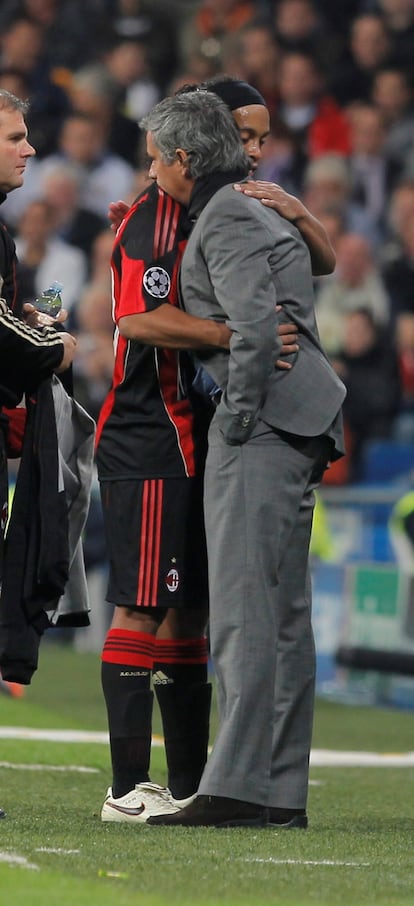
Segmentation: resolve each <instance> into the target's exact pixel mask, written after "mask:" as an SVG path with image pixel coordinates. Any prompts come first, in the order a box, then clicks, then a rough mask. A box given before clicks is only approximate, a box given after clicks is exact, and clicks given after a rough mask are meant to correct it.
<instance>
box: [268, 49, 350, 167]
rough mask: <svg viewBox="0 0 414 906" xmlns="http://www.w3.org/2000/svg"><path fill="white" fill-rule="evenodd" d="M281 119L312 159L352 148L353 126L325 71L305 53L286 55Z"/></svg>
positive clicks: (281, 84) (282, 70) (281, 77)
mask: <svg viewBox="0 0 414 906" xmlns="http://www.w3.org/2000/svg"><path fill="white" fill-rule="evenodd" d="M279 91H280V103H279V107H278V115H279V118H280V119H281V120H282V122H284V123H285V124H286V125H287V126H289V128H290V129H291V131H292V132H293V134H294V135H295V136H296V138H297V140H298V141H299V142H300V145H301V148H302V150H303V151H304V153H305V154H307V155H308V156H309V157H310V158H311V159H312V158H314V157H316V156H319V155H320V154H326V153H328V152H334V153H337V154H342V155H345V156H346V155H347V154H349V151H350V135H349V125H348V122H347V120H346V118H345V116H344V114H343V112H342V111H341V110H340V108H339V107H338V105H337V103H336V101H334V100H333V98H331V97H330V96H329V95H328V94H327V93H326V89H325V85H324V79H323V76H322V72H321V71H320V69H319V67H318V65H317V63H316V62H315V60H314V59H313V58H312V57H311V56H309V55H308V54H304V53H297V52H294V53H292V52H290V53H287V54H285V55H284V56H283V57H282V59H281V63H280V71H279Z"/></svg>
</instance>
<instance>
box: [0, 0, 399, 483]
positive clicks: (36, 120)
mask: <svg viewBox="0 0 414 906" xmlns="http://www.w3.org/2000/svg"><path fill="white" fill-rule="evenodd" d="M413 48H414V0H257V2H251V0H198V2H197V0H2V4H1V9H0V87H2V88H7V89H8V90H10V91H12V92H13V93H14V94H16V95H18V96H19V97H22V98H24V99H27V98H28V99H29V100H30V102H31V109H30V113H29V117H28V126H29V132H30V140H31V142H32V144H33V145H34V146H35V147H36V149H37V156H36V158H32V159H30V161H29V162H28V166H27V171H26V176H25V184H24V186H23V188H21V189H19V191H18V192H16V193H14V192H13V193H11V194H10V195H9V196H8V198H7V200H6V202H5V203H4V204H3V205H2V218H3V219H4V220H5V222H6V223H7V226H8V227H9V229H10V230H11V232H12V234H13V236H14V238H15V241H16V245H17V251H18V256H19V260H20V267H21V279H20V287H21V293H22V296H23V299H24V301H30V300H33V298H35V297H36V296H37V295H38V294H39V293H40V292H41V290H42V289H44V288H45V287H46V286H47V285H48V284H49V283H50V282H51V281H52V280H54V279H57V280H59V281H60V282H61V283H63V287H64V288H63V300H64V305H65V308H67V309H68V311H69V326H70V329H71V330H72V332H75V333H76V335H77V337H78V354H77V359H76V365H75V368H74V372H75V374H74V378H75V392H76V396H77V399H78V400H79V402H81V403H82V404H83V405H84V406H85V408H86V409H87V410H88V411H89V412H90V413H91V414H92V415H93V416H94V417H96V416H97V414H98V411H99V408H100V405H101V402H102V400H103V397H104V395H105V393H106V391H107V389H108V385H109V382H110V377H111V373H112V364H113V346H112V335H113V323H112V318H111V280H110V270H109V258H110V253H111V247H112V240H113V233H112V231H111V229H110V227H109V223H108V218H107V210H108V204H109V202H111V201H116V200H118V199H124V200H125V201H127V202H130V201H132V199H133V198H134V197H135V196H136V195H137V194H138V192H139V191H141V189H142V188H144V187H145V185H146V183H147V170H146V163H145V148H144V143H143V141H142V136H141V134H140V129H139V126H138V123H139V120H140V119H141V117H142V116H143V115H145V114H146V113H147V112H148V110H149V109H151V107H152V106H153V105H154V104H155V103H156V102H157V101H158V100H159V99H160V98H161V97H163V96H164V95H165V94H171V93H173V92H174V91H175V90H177V88H179V87H181V86H182V85H183V84H186V83H194V82H199V81H202V80H203V79H206V78H209V77H211V76H213V75H216V74H219V73H227V74H229V75H233V76H236V77H238V78H244V79H246V80H247V81H248V82H250V83H251V84H252V85H254V86H255V87H256V88H257V89H258V90H259V91H260V92H261V94H262V95H263V97H264V98H265V100H266V103H267V104H268V106H269V110H270V112H271V134H270V136H269V139H268V141H267V142H266V144H265V146H264V148H263V161H262V164H261V166H260V167H259V170H258V172H257V176H258V178H260V179H269V180H271V181H273V182H277V183H279V184H280V185H282V186H283V187H284V188H285V189H286V190H287V191H288V192H291V193H293V194H295V195H298V196H299V197H300V198H301V199H302V200H303V201H304V203H305V204H306V206H307V207H308V208H309V210H310V211H311V212H312V213H313V214H314V215H316V216H317V217H318V218H319V219H320V220H321V221H322V223H323V224H324V226H325V228H326V230H327V232H328V234H329V237H330V240H331V242H332V245H333V247H334V249H335V251H336V255H337V265H336V269H335V271H334V273H333V274H332V275H330V276H328V277H322V278H317V280H316V281H315V294H316V312H317V320H318V325H319V329H320V333H321V338H322V341H323V343H324V345H325V347H326V350H327V352H328V354H329V355H330V357H331V358H332V360H333V361H334V362H335V367H336V368H337V369H338V372H339V373H340V375H341V377H342V379H343V380H344V382H345V384H346V386H347V388H348V397H347V400H346V403H345V419H346V427H347V434H348V445H349V451H350V452H349V455H348V458H347V466H346V468H345V469H342V472H341V473H339V472H338V473H337V476H336V477H335V475H334V477H333V479H331V480H334V481H338V482H339V481H350V480H354V479H357V478H358V468H359V463H360V460H361V453H362V451H363V448H364V445H365V444H366V443H367V442H369V441H370V440H372V439H375V438H377V439H384V438H395V439H396V440H404V441H406V442H407V441H408V442H414V53H413Z"/></svg>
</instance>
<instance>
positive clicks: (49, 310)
mask: <svg viewBox="0 0 414 906" xmlns="http://www.w3.org/2000/svg"><path fill="white" fill-rule="evenodd" d="M62 289H63V284H62V283H59V281H58V280H54V281H53V283H51V284H50V286H48V288H47V289H44V290H43V292H42V293H41V295H40V296H38V298H37V299H35V301H34V304H35V307H36V308H37V310H38V311H39V312H42V314H44V315H49V317H50V318H57V316H58V314H59V312H60V310H61V308H62V296H61V292H62Z"/></svg>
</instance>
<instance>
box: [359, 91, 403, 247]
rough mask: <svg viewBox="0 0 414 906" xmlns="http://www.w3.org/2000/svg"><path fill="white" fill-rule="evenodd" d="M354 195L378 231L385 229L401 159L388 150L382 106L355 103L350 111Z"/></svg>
mask: <svg viewBox="0 0 414 906" xmlns="http://www.w3.org/2000/svg"><path fill="white" fill-rule="evenodd" d="M350 123H351V154H350V157H349V170H350V178H351V199H352V200H353V201H356V202H358V203H359V204H361V205H362V206H363V207H364V209H365V211H366V212H367V214H368V216H369V219H370V221H371V222H372V223H373V224H374V225H375V227H376V229H377V231H378V234H379V235H383V234H384V230H385V215H386V209H387V204H388V198H389V194H390V192H391V190H392V189H393V187H394V185H395V183H396V180H397V178H398V176H399V174H400V167H399V165H398V163H397V162H396V161H395V160H393V159H392V158H391V157H389V156H387V154H386V153H385V124H384V120H383V118H382V114H381V112H380V110H378V109H377V108H376V107H374V106H372V105H370V104H356V105H355V107H354V108H353V109H352V110H351V111H350Z"/></svg>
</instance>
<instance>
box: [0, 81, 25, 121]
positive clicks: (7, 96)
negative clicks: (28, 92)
mask: <svg viewBox="0 0 414 906" xmlns="http://www.w3.org/2000/svg"><path fill="white" fill-rule="evenodd" d="M0 110H18V111H20V113H22V114H23V116H26V114H27V113H28V110H29V104H28V102H27V101H22V100H21V98H18V97H16V95H15V94H12V93H11V91H6V89H5V88H0Z"/></svg>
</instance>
